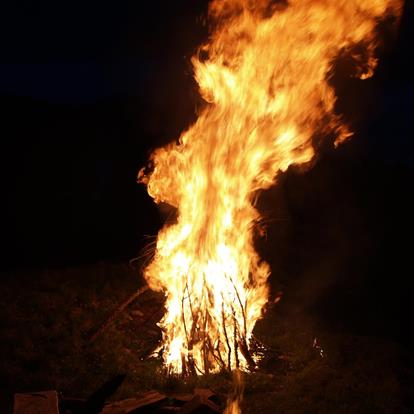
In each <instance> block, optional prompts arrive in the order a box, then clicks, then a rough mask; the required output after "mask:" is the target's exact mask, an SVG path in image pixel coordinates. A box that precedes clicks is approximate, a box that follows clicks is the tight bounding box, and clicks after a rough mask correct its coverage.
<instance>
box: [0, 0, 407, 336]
mask: <svg viewBox="0 0 414 414" xmlns="http://www.w3.org/2000/svg"><path fill="white" fill-rule="evenodd" d="M0 8H1V9H0V16H1V17H0V111H1V118H0V137H1V144H0V145H1V151H0V156H1V163H0V166H1V167H0V168H1V172H0V180H1V182H0V188H1V207H0V219H1V239H2V248H1V260H0V267H1V268H2V270H4V271H5V272H7V271H10V270H13V269H32V268H47V267H57V266H63V267H65V266H73V265H78V264H82V263H93V262H96V261H99V260H109V261H111V260H128V259H130V258H132V257H135V256H137V255H138V254H139V251H140V250H141V249H142V248H143V247H144V246H145V245H146V243H147V242H148V238H147V236H154V235H156V234H157V231H158V229H159V227H160V225H161V222H162V221H161V218H160V216H159V214H158V211H157V208H156V207H155V205H154V204H153V203H152V200H151V199H150V198H149V197H148V196H147V195H146V191H145V188H144V187H142V186H140V185H138V184H136V175H137V171H138V170H139V168H140V167H141V166H143V165H144V164H145V162H146V160H147V158H148V154H149V152H150V150H151V149H152V148H154V147H156V146H159V145H163V144H165V143H166V142H168V141H169V140H171V139H174V138H176V137H177V136H178V135H179V133H180V131H182V130H183V128H185V127H186V126H187V125H188V124H189V123H191V122H192V121H193V120H194V119H195V115H194V109H195V107H196V105H198V104H199V98H198V97H197V90H196V85H195V83H194V81H193V80H192V76H191V66H190V63H189V59H190V57H191V55H192V54H193V52H194V51H195V49H196V47H197V45H199V44H200V42H202V41H203V40H204V39H206V36H207V33H208V30H207V27H206V26H205V24H204V23H203V22H204V17H205V11H206V8H207V6H206V2H205V1H179V2H149V3H147V4H145V6H144V5H143V3H142V2H138V1H124V2H115V3H114V2H112V3H111V2H108V3H106V2H97V1H88V2H84V1H82V2H81V1H71V2H54V1H49V0H48V1H42V2H35V1H29V0H25V1H23V0H20V1H17V2H13V3H9V4H7V5H6V4H2V6H0ZM413 22H414V20H413V5H412V2H407V5H406V7H405V11H404V16H403V19H402V24H401V28H400V32H399V35H398V36H397V37H395V38H394V39H389V42H388V46H387V47H385V48H383V49H381V62H380V65H379V67H378V70H377V72H376V74H375V76H374V77H373V78H372V79H369V80H366V81H360V80H356V79H354V78H350V77H349V76H345V74H344V73H345V71H343V70H341V68H342V69H343V67H345V66H346V64H345V63H344V64H341V63H339V64H338V67H337V71H336V72H335V74H334V76H333V80H332V83H333V84H334V85H335V87H336V89H337V93H338V96H339V99H338V103H337V109H338V112H340V113H343V114H344V118H345V119H346V120H347V121H348V122H349V124H350V125H351V127H352V129H353V130H354V131H355V135H354V137H353V138H352V139H351V140H350V141H349V142H347V143H346V144H344V145H343V146H341V147H340V148H339V149H338V150H336V151H335V152H334V151H331V150H326V151H325V152H324V153H323V154H321V155H320V157H319V161H318V163H317V164H316V165H315V166H314V167H313V168H312V169H310V170H309V171H307V172H305V173H299V172H297V171H296V170H295V169H290V170H289V171H288V172H287V173H286V174H284V175H283V176H281V178H280V181H279V186H278V187H277V188H276V189H273V190H270V191H268V192H267V193H266V194H263V196H262V197H261V199H260V202H259V208H260V210H261V211H262V212H263V214H264V216H265V220H266V222H267V223H268V232H267V239H266V241H260V242H259V243H258V245H259V248H260V250H261V251H262V254H263V255H264V257H265V258H266V259H267V260H268V261H269V262H270V263H271V265H272V269H273V270H274V275H275V276H272V287H273V289H274V290H278V289H283V290H285V289H286V291H287V294H288V296H287V299H286V300H290V301H291V302H292V303H295V304H297V306H299V307H303V308H304V309H309V310H312V311H314V312H317V313H320V314H321V315H323V320H324V323H326V324H327V325H328V326H329V327H330V329H333V330H334V329H351V330H354V331H358V332H361V333H363V334H375V335H386V336H391V337H393V338H395V339H397V340H399V341H402V342H407V341H409V340H410V338H409V332H408V331H409V329H410V326H411V318H410V315H411V306H410V305H411V295H412V292H413V286H414V283H413V276H414V275H413V271H412V265H413V264H412V263H413V260H412V237H413V234H414V226H413V223H414V221H413V207H414V206H413V201H412V197H411V193H412V188H413V186H412V183H413V178H414V171H413V167H414V155H413V154H414V152H413V150H414V145H413V140H412V138H413V132H414V126H413V118H412V98H413V94H414V79H413V76H414V75H413V70H412V63H411V61H412V59H413V47H412V39H413V29H412V27H413ZM341 65H342V66H341Z"/></svg>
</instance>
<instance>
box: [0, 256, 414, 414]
mask: <svg viewBox="0 0 414 414" xmlns="http://www.w3.org/2000/svg"><path fill="white" fill-rule="evenodd" d="M0 284H1V286H0V288H1V292H2V296H1V300H0V317H1V321H2V324H1V328H0V329H1V331H0V332H1V343H0V355H1V361H0V363H1V366H0V381H1V383H2V384H3V386H2V387H1V388H0V411H1V412H4V413H7V412H11V407H12V398H13V394H14V393H15V392H25V391H39V390H46V389H57V390H59V391H60V392H62V394H64V395H67V396H74V397H86V396H88V395H89V394H91V393H92V392H93V391H94V390H96V389H97V388H98V387H99V386H100V385H101V384H102V383H104V382H105V381H106V380H107V379H108V378H110V377H111V376H112V375H115V374H118V373H124V374H126V375H127V378H126V380H125V382H124V383H123V385H122V386H121V387H120V389H119V390H118V391H117V393H116V394H115V395H114V399H121V398H127V397H131V396H134V395H137V394H139V393H140V392H143V391H146V390H149V389H157V390H161V391H163V390H164V391H166V390H173V391H187V390H192V389H193V388H194V387H195V386H204V387H210V388H212V389H213V390H214V391H216V392H218V393H223V394H225V393H227V392H229V390H230V389H231V384H232V382H231V376H230V375H228V374H218V375H209V376H206V377H202V378H197V379H193V380H191V381H187V382H183V381H179V380H177V379H176V378H172V377H167V376H165V375H164V374H163V373H162V370H161V369H160V368H161V364H160V362H159V361H158V360H156V359H148V358H146V356H147V355H148V354H149V353H150V352H151V350H153V348H154V347H155V346H156V344H157V341H158V340H159V339H160V332H159V330H158V328H157V327H156V325H155V323H156V321H157V319H159V318H160V316H161V314H162V297H160V295H157V294H155V293H153V292H147V293H145V294H144V295H142V297H141V298H139V299H138V301H137V302H136V303H134V304H133V305H132V306H131V307H130V308H128V310H127V311H125V312H123V313H122V314H121V315H120V317H119V318H118V319H117V320H116V322H115V323H114V325H113V326H110V327H109V328H108V329H107V330H106V331H105V332H104V333H103V334H102V335H101V336H100V337H98V338H97V339H96V341H95V342H94V343H93V344H90V343H89V342H88V338H89V337H90V335H91V333H92V332H94V330H95V329H96V328H97V327H99V325H100V324H101V323H102V322H103V321H104V320H105V319H106V317H107V316H109V315H110V314H111V312H113V310H114V309H115V308H116V307H117V305H118V304H119V303H121V302H122V301H123V300H125V298H126V297H128V296H129V295H130V294H131V293H133V292H134V290H135V289H137V288H138V287H139V284H140V278H139V276H138V272H137V271H135V270H133V269H131V268H130V267H129V266H128V264H127V263H98V264H95V265H90V266H83V267H79V268H70V269H54V270H45V271H30V272H19V273H16V272H14V273H3V274H2V275H1V281H0ZM141 312H142V313H141ZM255 335H256V337H257V338H258V339H259V340H260V341H261V342H262V343H264V344H265V345H266V346H267V347H268V349H269V352H268V353H267V356H266V358H265V359H264V360H263V362H262V367H261V368H260V370H258V372H256V373H253V374H249V375H247V374H246V375H244V382H245V394H244V400H243V406H242V408H243V413H275V412H280V413H288V414H291V413H337V414H342V413H408V412H410V411H411V410H412V409H413V407H414V404H413V402H414V401H413V399H414V397H413V396H414V387H413V383H412V375H413V371H414V370H413V366H414V364H413V355H412V353H410V352H408V351H407V350H405V349H404V348H403V347H402V346H401V345H399V344H397V343H394V342H392V341H390V340H387V339H379V338H374V337H364V336H358V335H352V334H350V333H346V332H343V333H332V332H328V331H326V330H324V328H323V326H322V323H321V321H319V320H317V319H316V318H314V317H312V316H311V315H305V314H304V313H303V312H300V311H295V310H294V308H293V306H290V305H289V304H287V303H286V304H285V303H284V302H283V301H282V302H281V304H278V305H275V306H274V307H273V308H269V309H268V311H267V313H266V315H265V317H264V318H263V320H261V321H260V322H259V323H258V325H257V327H256V330H255ZM315 337H316V338H318V343H319V344H320V346H321V347H322V348H323V354H324V357H321V354H320V349H317V348H315V347H313V342H314V338H315Z"/></svg>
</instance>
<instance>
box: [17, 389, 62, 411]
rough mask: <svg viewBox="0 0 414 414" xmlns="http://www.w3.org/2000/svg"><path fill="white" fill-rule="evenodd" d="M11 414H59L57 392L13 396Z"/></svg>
mask: <svg viewBox="0 0 414 414" xmlns="http://www.w3.org/2000/svg"><path fill="white" fill-rule="evenodd" d="M13 414H59V403H58V395H57V392H56V391H41V392H31V393H22V394H20V393H19V394H14V404H13Z"/></svg>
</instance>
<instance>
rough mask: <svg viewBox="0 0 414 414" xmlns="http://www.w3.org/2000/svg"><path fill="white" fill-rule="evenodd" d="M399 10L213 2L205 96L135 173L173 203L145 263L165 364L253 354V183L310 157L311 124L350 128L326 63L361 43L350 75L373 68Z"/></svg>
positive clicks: (260, 294) (344, 0) (338, 134)
mask: <svg viewBox="0 0 414 414" xmlns="http://www.w3.org/2000/svg"><path fill="white" fill-rule="evenodd" d="M400 8H401V3H400V1H393V0H290V1H289V5H286V4H285V3H283V4H282V3H281V2H274V1H273V2H272V1H270V0H251V1H249V0H221V1H220V0H213V1H212V3H211V4H210V9H209V14H210V18H211V19H212V21H213V24H214V27H215V29H214V31H213V33H212V34H211V37H210V39H209V41H208V43H207V44H205V45H203V46H202V47H201V48H200V53H199V56H196V57H194V58H193V59H192V63H193V66H194V71H195V78H196V80H197V82H198V84H199V87H200V93H201V95H202V97H203V98H204V100H205V101H207V102H208V103H209V104H208V105H206V107H205V109H204V110H203V112H202V113H201V115H200V116H199V118H198V119H197V121H196V122H195V124H194V125H193V126H191V128H190V129H189V130H188V131H185V132H184V133H183V134H182V135H181V137H180V139H179V142H178V143H172V144H170V145H169V146H167V147H165V148H160V149H158V150H156V151H155V152H154V153H153V154H152V159H151V160H152V163H153V167H154V168H153V171H152V172H151V173H150V174H149V175H146V174H145V173H144V172H143V170H141V171H140V174H139V180H140V181H141V182H144V183H146V184H147V185H148V192H149V194H150V195H151V196H152V197H153V198H154V200H155V201H156V202H157V203H159V202H165V203H168V204H170V205H172V206H174V207H176V208H177V209H178V217H177V221H176V223H174V224H171V225H168V226H166V227H164V228H163V229H162V230H161V231H160V233H159V235H158V241H157V247H156V252H155V257H154V260H153V261H152V263H151V264H150V265H149V266H148V267H147V269H146V270H145V277H146V280H147V282H148V284H149V286H150V287H151V288H152V289H154V290H157V291H163V292H165V295H166V305H165V306H166V314H165V316H164V317H163V319H162V320H161V322H160V326H161V328H162V330H163V358H164V363H165V365H166V366H167V367H168V369H169V370H170V371H171V372H173V373H197V374H202V373H206V372H216V371H218V370H220V369H229V370H230V369H234V368H237V367H238V368H241V369H248V368H251V367H253V366H254V365H255V362H257V361H255V356H254V355H251V352H250V351H249V341H250V339H251V336H252V331H253V328H254V326H255V323H256V321H257V320H258V319H259V318H260V317H261V314H262V309H263V307H264V305H265V303H266V301H267V299H268V287H267V284H266V280H267V277H268V275H269V271H270V270H269V266H268V265H267V264H266V263H264V262H263V261H262V260H260V258H259V257H258V255H257V253H256V252H255V249H254V243H253V237H254V233H255V224H256V223H258V222H259V220H260V215H259V213H258V211H257V210H256V209H255V207H254V202H255V198H256V196H257V192H258V191H259V190H263V189H266V188H269V187H270V186H272V185H273V184H274V183H275V175H276V173H277V172H278V171H285V170H286V169H287V168H288V167H289V165H291V164H298V163H306V162H308V161H310V160H311V159H312V157H313V155H314V151H313V147H312V138H313V137H314V136H315V132H318V133H321V132H322V133H324V134H329V135H330V136H335V143H336V144H337V143H340V142H342V141H343V140H344V139H346V138H347V137H349V136H350V135H351V133H350V132H349V131H348V130H347V128H346V127H345V126H344V125H343V124H342V123H341V122H340V118H339V117H338V116H337V115H335V113H334V103H335V93H334V90H333V88H332V87H331V86H330V85H329V83H328V81H327V78H328V75H329V73H330V71H331V69H332V64H333V61H334V59H335V57H337V56H338V54H340V53H343V52H345V53H355V52H353V51H354V50H356V48H354V46H355V45H357V44H358V45H360V46H362V47H360V48H358V51H359V55H355V56H354V58H355V59H354V60H355V61H356V62H358V76H359V77H360V78H361V79H365V78H367V77H369V76H370V75H371V74H372V73H373V69H374V68H375V65H376V59H375V58H374V56H373V52H374V48H375V46H376V41H375V40H376V30H375V29H376V26H377V24H378V21H379V20H380V19H381V18H382V17H384V16H385V15H387V14H393V15H395V16H398V15H399V13H400ZM362 49H363V52H361V50H362ZM236 411H237V409H236V408H235V409H234V412H236Z"/></svg>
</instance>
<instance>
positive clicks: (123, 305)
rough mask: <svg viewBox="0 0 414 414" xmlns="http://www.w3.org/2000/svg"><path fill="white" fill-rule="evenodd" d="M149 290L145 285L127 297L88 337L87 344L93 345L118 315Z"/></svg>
mask: <svg viewBox="0 0 414 414" xmlns="http://www.w3.org/2000/svg"><path fill="white" fill-rule="evenodd" d="M148 289H149V287H148V286H147V285H145V286H143V287H141V288H139V289H138V290H137V291H136V292H134V293H133V294H132V295H131V296H129V297H128V298H127V299H126V300H124V301H123V302H122V303H121V304H120V305H119V306H118V307H117V308H116V309H115V310H114V312H112V314H111V315H110V316H109V317H108V319H106V321H105V322H104V323H103V324H102V325H101V326H100V327H99V328H98V330H97V331H96V332H95V333H94V334H93V335H92V336H91V337H90V339H89V340H88V342H89V343H93V342H94V341H95V340H96V338H98V337H99V336H100V335H101V334H102V333H103V332H104V331H105V330H106V329H107V328H108V327H109V326H110V325H111V324H112V323H113V322H114V321H115V319H116V318H117V317H118V315H119V314H120V313H121V312H122V311H123V310H124V309H125V308H127V307H128V306H129V305H130V304H131V303H132V302H133V301H134V300H135V299H137V298H138V297H139V296H140V295H142V294H143V293H144V292H146V291H147V290H148Z"/></svg>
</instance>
